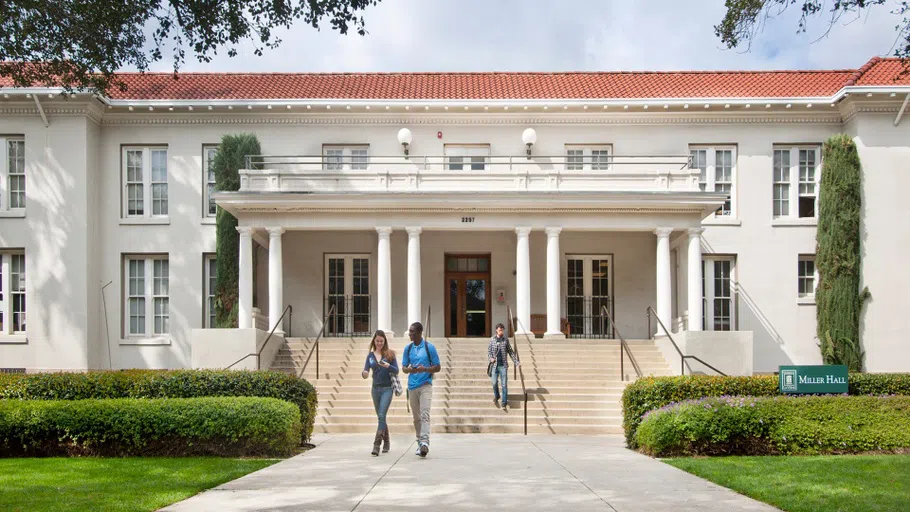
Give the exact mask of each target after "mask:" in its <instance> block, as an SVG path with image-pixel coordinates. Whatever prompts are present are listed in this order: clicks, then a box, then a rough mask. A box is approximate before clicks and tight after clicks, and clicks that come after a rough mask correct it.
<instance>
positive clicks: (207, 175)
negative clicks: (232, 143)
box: [202, 146, 218, 217]
mask: <svg viewBox="0 0 910 512" xmlns="http://www.w3.org/2000/svg"><path fill="white" fill-rule="evenodd" d="M217 153H218V146H202V171H203V175H204V180H205V197H204V198H203V199H204V202H203V204H204V208H205V216H206V217H214V216H215V213H217V210H218V209H217V208H216V207H215V200H214V199H212V194H213V193H214V192H215V168H214V167H213V165H214V162H215V154H217Z"/></svg>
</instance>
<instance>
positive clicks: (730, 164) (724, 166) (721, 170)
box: [689, 146, 736, 217]
mask: <svg viewBox="0 0 910 512" xmlns="http://www.w3.org/2000/svg"><path fill="white" fill-rule="evenodd" d="M689 168H690V169H698V171H699V178H698V183H699V188H700V189H701V190H704V191H706V192H726V193H727V200H726V201H725V202H724V204H723V206H721V207H720V208H718V209H717V211H716V212H715V215H716V216H718V217H733V216H735V215H736V212H735V210H734V204H735V197H736V195H735V190H734V188H735V187H734V184H735V179H736V148H735V147H733V146H716V147H715V146H689Z"/></svg>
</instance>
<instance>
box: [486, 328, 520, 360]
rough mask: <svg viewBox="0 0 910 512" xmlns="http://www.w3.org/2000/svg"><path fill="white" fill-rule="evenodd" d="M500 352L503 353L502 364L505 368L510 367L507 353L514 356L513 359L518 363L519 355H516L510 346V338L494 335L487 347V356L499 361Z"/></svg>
mask: <svg viewBox="0 0 910 512" xmlns="http://www.w3.org/2000/svg"><path fill="white" fill-rule="evenodd" d="M499 354H502V365H503V367H505V368H508V367H509V358H507V357H505V355H506V354H508V355H510V356H511V357H512V361H515V364H518V357H516V355H515V352H513V351H512V347H511V346H509V338H508V337H507V336H503V337H502V338H499V337H497V336H493V337H492V338H490V346H489V348H487V357H489V358H490V359H493V360H495V361H497V364H498V362H499Z"/></svg>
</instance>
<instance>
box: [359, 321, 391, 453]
mask: <svg viewBox="0 0 910 512" xmlns="http://www.w3.org/2000/svg"><path fill="white" fill-rule="evenodd" d="M370 370H373V388H372V394H373V407H374V408H375V409H376V417H377V418H378V419H379V426H378V428H377V429H376V437H375V438H374V439H373V452H372V454H373V456H378V455H379V445H380V444H383V446H382V452H383V453H386V452H388V451H389V445H390V444H391V443H390V441H389V425H388V423H386V414H387V413H388V412H389V406H390V405H391V404H392V376H393V375H395V376H397V375H398V361H397V360H396V359H395V352H392V351H391V350H390V349H389V342H388V340H387V339H386V336H385V332H383V331H376V333H375V334H373V340H372V341H370V353H369V354H367V360H366V363H364V365H363V373H361V376H362V377H363V378H364V379H365V378H367V377H368V376H369V375H370ZM383 442H384V443H383Z"/></svg>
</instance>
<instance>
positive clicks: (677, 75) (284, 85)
mask: <svg viewBox="0 0 910 512" xmlns="http://www.w3.org/2000/svg"><path fill="white" fill-rule="evenodd" d="M901 66H902V64H901V62H900V60H898V59H880V58H878V57H876V58H873V59H872V60H870V61H869V62H868V63H867V64H866V65H864V66H863V67H862V68H860V69H858V70H853V69H846V70H830V71H805V70H792V71H678V72H572V73H499V72H489V73H181V74H180V75H179V78H178V79H177V80H175V79H174V76H173V74H171V73H144V74H143V73H120V74H119V76H120V77H121V78H122V79H123V81H124V82H125V83H126V84H127V87H128V89H127V91H126V92H120V91H113V92H112V93H111V98H112V99H119V100H269V99H275V100H281V99H314V100H317V99H342V100H343V99H351V100H521V99H528V100H540V99H578V100H583V99H594V100H596V99H626V98H628V99H643V98H655V99H656V98H817V97H830V96H832V95H834V94H835V93H836V92H837V91H839V90H840V89H841V88H843V87H845V86H848V85H861V86H869V85H878V86H888V85H908V84H910V75H904V76H903V77H900V78H898V79H897V80H896V81H895V80H894V78H895V77H896V76H898V75H899V74H900V71H901V69H902V67H901ZM0 86H2V87H7V86H9V82H8V80H6V79H2V80H0Z"/></svg>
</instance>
